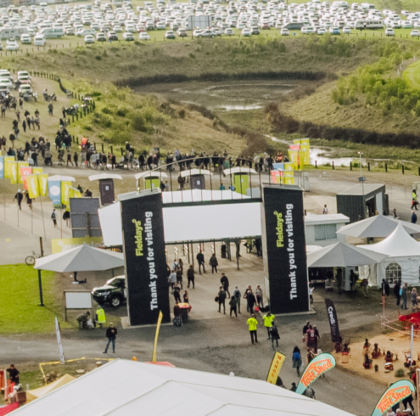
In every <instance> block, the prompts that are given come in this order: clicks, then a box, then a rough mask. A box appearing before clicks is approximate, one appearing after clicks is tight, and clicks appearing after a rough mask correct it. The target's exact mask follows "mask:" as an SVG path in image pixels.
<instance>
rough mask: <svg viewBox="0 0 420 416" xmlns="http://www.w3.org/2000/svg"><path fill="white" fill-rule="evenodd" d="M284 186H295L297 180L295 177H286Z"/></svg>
mask: <svg viewBox="0 0 420 416" xmlns="http://www.w3.org/2000/svg"><path fill="white" fill-rule="evenodd" d="M283 184H284V185H294V184H295V178H294V177H293V176H287V177H286V176H285V177H283Z"/></svg>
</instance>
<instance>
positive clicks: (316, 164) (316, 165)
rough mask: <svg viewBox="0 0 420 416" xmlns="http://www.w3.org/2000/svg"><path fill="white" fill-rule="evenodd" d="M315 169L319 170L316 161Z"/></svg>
mask: <svg viewBox="0 0 420 416" xmlns="http://www.w3.org/2000/svg"><path fill="white" fill-rule="evenodd" d="M315 169H318V163H317V161H316V160H315Z"/></svg>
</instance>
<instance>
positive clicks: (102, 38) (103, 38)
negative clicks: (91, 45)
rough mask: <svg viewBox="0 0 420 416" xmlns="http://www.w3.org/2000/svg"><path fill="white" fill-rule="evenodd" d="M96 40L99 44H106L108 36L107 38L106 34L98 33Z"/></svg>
mask: <svg viewBox="0 0 420 416" xmlns="http://www.w3.org/2000/svg"><path fill="white" fill-rule="evenodd" d="M96 40H97V41H98V42H106V41H107V38H106V36H105V33H102V32H98V33H97V34H96Z"/></svg>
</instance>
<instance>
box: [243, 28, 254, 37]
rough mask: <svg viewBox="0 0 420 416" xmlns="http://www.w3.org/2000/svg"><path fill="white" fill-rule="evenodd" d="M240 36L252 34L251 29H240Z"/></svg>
mask: <svg viewBox="0 0 420 416" xmlns="http://www.w3.org/2000/svg"><path fill="white" fill-rule="evenodd" d="M242 36H244V37H249V36H252V32H251V29H247V28H245V29H242Z"/></svg>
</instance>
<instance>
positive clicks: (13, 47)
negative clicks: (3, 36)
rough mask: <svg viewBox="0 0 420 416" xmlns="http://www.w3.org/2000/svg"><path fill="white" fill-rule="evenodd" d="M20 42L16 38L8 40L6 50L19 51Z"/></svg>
mask: <svg viewBox="0 0 420 416" xmlns="http://www.w3.org/2000/svg"><path fill="white" fill-rule="evenodd" d="M18 49H19V44H18V43H17V42H16V41H15V40H8V41H7V42H6V51H17V50H18Z"/></svg>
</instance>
